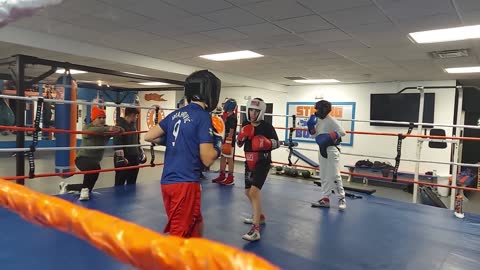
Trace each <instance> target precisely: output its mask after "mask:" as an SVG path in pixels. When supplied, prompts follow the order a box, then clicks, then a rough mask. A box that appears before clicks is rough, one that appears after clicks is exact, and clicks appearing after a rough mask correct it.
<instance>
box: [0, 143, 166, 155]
mask: <svg viewBox="0 0 480 270" xmlns="http://www.w3.org/2000/svg"><path fill="white" fill-rule="evenodd" d="M142 146H152V145H151V144H129V145H105V146H76V147H61V146H59V147H38V148H35V151H62V150H74V149H111V148H124V147H125V148H128V147H142ZM156 146H160V145H155V147H156ZM29 151H30V148H0V153H5V152H8V153H11V152H29Z"/></svg>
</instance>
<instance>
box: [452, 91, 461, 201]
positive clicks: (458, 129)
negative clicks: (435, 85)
mask: <svg viewBox="0 0 480 270" xmlns="http://www.w3.org/2000/svg"><path fill="white" fill-rule="evenodd" d="M457 91H458V99H457V100H458V102H457V121H456V123H455V124H456V125H461V123H462V110H463V87H462V86H457ZM462 131H463V128H461V127H456V128H455V136H457V134H458V136H462ZM460 144H461V140H459V141H458V142H457V143H453V144H452V147H453V162H460V159H461V158H462V157H460V156H459V152H460ZM457 173H458V165H457V164H454V165H453V166H452V192H451V194H450V209H451V210H453V209H454V207H455V197H456V195H457V189H455V187H456V186H457Z"/></svg>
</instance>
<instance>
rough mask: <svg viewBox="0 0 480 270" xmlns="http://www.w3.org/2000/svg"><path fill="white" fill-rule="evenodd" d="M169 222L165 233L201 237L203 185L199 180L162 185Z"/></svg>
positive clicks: (185, 236)
mask: <svg viewBox="0 0 480 270" xmlns="http://www.w3.org/2000/svg"><path fill="white" fill-rule="evenodd" d="M161 188H162V196H163V204H164V206H165V212H166V213H167V217H168V223H167V225H166V226H165V229H164V231H163V232H164V233H170V235H175V236H180V237H184V238H189V237H201V232H200V225H201V224H202V222H203V217H202V212H201V200H202V199H201V187H200V183H198V182H184V183H178V184H167V185H162V186H161Z"/></svg>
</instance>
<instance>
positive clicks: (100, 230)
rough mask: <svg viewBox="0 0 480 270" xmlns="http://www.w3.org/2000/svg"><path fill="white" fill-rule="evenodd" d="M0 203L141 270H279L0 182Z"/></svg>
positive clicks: (217, 245)
mask: <svg viewBox="0 0 480 270" xmlns="http://www.w3.org/2000/svg"><path fill="white" fill-rule="evenodd" d="M0 205H1V206H3V207H5V208H7V209H9V210H11V211H12V212H14V213H16V214H18V215H19V216H21V217H22V218H23V219H25V220H27V221H29V222H31V223H34V224H38V225H43V226H46V227H51V228H54V229H56V230H59V231H62V232H66V233H69V234H72V235H74V236H75V237H77V238H80V239H83V240H85V241H87V242H88V243H90V244H91V245H93V246H94V247H96V248H97V249H99V250H101V251H103V252H105V253H106V254H108V255H110V256H112V257H114V258H116V259H117V260H119V261H120V262H122V263H126V264H129V265H131V266H133V267H135V268H137V269H141V270H157V269H192V270H196V269H211V270H216V269H233V270H248V269H259V270H270V269H278V268H277V267H275V266H274V265H272V264H271V263H269V262H267V261H266V260H264V259H262V258H260V257H258V256H256V255H255V254H253V253H248V252H245V251H241V250H239V249H236V248H233V247H230V246H227V245H225V244H221V243H217V242H214V241H211V240H207V239H204V238H189V239H184V238H180V237H176V236H164V235H161V234H159V233H157V232H154V231H153V230H150V229H147V228H144V227H141V226H139V225H137V224H135V223H133V222H128V221H125V220H122V219H120V218H117V217H114V216H111V215H108V214H105V213H102V212H100V211H97V210H90V209H87V208H84V207H81V206H79V205H75V204H73V203H71V202H68V201H66V200H63V199H61V198H57V197H54V196H48V195H44V194H41V193H39V192H35V191H32V190H30V189H28V188H26V187H24V186H21V185H17V184H14V183H11V182H8V181H4V180H0Z"/></svg>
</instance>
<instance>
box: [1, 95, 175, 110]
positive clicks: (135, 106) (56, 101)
mask: <svg viewBox="0 0 480 270" xmlns="http://www.w3.org/2000/svg"><path fill="white" fill-rule="evenodd" d="M0 98H6V99H17V100H24V101H28V102H34V101H37V100H38V99H40V98H41V97H20V96H10V95H0ZM42 98H43V97H42ZM44 101H45V102H49V103H63V104H81V105H94V106H100V107H103V106H105V107H117V108H137V109H147V110H149V109H153V108H154V107H157V105H155V106H149V107H148V106H138V105H130V104H114V103H103V102H88V101H79V100H75V101H73V100H59V99H48V98H46V99H44ZM160 109H161V110H166V111H174V110H176V109H168V108H160Z"/></svg>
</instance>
